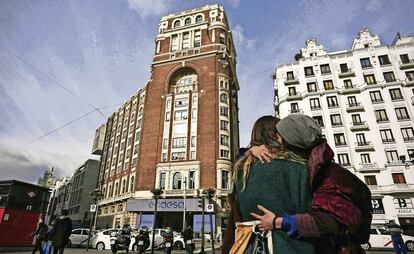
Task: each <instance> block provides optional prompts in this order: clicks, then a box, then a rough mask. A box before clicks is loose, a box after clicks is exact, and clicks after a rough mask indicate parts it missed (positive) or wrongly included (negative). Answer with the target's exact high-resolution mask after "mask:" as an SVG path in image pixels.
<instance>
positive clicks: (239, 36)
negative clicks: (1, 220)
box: [231, 25, 257, 49]
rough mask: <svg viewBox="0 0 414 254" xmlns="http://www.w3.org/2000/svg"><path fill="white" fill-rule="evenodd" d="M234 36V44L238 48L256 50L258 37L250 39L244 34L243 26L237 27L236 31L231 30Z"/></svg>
mask: <svg viewBox="0 0 414 254" xmlns="http://www.w3.org/2000/svg"><path fill="white" fill-rule="evenodd" d="M231 33H232V35H233V40H234V43H235V44H236V45H237V47H238V48H241V47H245V48H246V49H252V48H255V46H256V42H257V37H254V38H248V37H247V36H246V34H245V32H244V29H243V27H242V26H241V25H236V26H235V27H234V29H232V30H231Z"/></svg>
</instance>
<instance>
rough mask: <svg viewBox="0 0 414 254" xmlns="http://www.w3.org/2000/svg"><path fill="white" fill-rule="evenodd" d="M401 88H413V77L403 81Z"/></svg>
mask: <svg viewBox="0 0 414 254" xmlns="http://www.w3.org/2000/svg"><path fill="white" fill-rule="evenodd" d="M403 86H406V87H412V86H414V77H413V76H409V77H407V78H406V79H405V84H404V82H403Z"/></svg>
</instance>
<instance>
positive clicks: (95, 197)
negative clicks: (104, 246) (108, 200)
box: [86, 189, 103, 251]
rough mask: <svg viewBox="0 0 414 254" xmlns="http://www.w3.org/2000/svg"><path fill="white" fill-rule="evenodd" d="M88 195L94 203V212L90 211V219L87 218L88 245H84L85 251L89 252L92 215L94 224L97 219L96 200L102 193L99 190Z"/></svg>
mask: <svg viewBox="0 0 414 254" xmlns="http://www.w3.org/2000/svg"><path fill="white" fill-rule="evenodd" d="M90 195H91V196H92V200H93V201H94V205H95V212H92V211H90V214H91V217H90V218H89V233H88V244H87V245H86V251H89V243H90V241H91V235H92V219H93V215H95V223H96V218H97V217H98V205H97V204H98V200H99V199H101V198H102V195H103V193H102V191H100V190H99V189H94V190H93V191H91V193H90Z"/></svg>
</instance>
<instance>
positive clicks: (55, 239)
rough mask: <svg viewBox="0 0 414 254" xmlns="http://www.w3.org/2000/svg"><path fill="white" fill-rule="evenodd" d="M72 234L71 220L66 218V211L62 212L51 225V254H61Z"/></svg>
mask: <svg viewBox="0 0 414 254" xmlns="http://www.w3.org/2000/svg"><path fill="white" fill-rule="evenodd" d="M71 233H72V220H71V219H70V218H69V217H68V211H67V210H62V212H61V213H60V217H59V218H58V219H57V220H56V222H55V225H53V229H52V233H51V236H50V238H51V240H52V246H53V254H57V253H58V252H59V254H63V251H64V249H65V246H66V245H67V244H68V242H69V237H70V235H71Z"/></svg>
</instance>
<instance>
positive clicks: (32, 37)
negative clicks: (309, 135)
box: [0, 0, 414, 182]
mask: <svg viewBox="0 0 414 254" xmlns="http://www.w3.org/2000/svg"><path fill="white" fill-rule="evenodd" d="M208 3H213V4H214V3H220V4H222V5H224V7H225V9H226V11H227V15H228V17H229V22H230V25H231V29H232V33H233V37H234V39H235V45H236V49H237V53H238V59H237V61H238V69H237V72H238V77H239V83H240V92H239V103H240V112H239V113H240V132H241V137H240V138H241V144H242V145H247V144H248V142H249V134H250V130H251V126H252V125H253V123H254V121H255V119H257V118H258V117H260V116H262V115H265V114H273V106H272V102H273V99H272V97H273V84H272V79H271V77H270V76H271V74H272V72H273V69H274V67H275V66H276V65H277V64H280V63H285V62H291V61H292V60H293V56H294V55H295V54H296V53H297V52H299V50H300V48H301V47H303V46H304V42H305V40H306V39H307V38H310V37H315V38H316V39H317V41H318V43H321V44H323V45H324V46H325V48H326V49H327V50H328V51H337V50H344V49H350V47H351V45H352V40H353V38H354V37H355V36H356V34H357V33H358V31H359V30H360V29H361V28H364V27H368V28H370V29H371V31H372V32H373V33H374V34H378V35H379V36H380V38H381V40H382V43H385V44H390V43H391V42H392V40H393V38H394V36H395V34H396V33H397V32H400V33H402V34H403V35H407V36H408V35H414V15H413V13H414V1H410V0H406V1H402V0H394V1H388V0H366V1H356V0H355V1H351V0H350V1H344V0H320V1H306V0H299V1H293V0H292V1H264V0H256V1H253V0H228V1H224V0H223V1H213V2H209V1H197V0H194V1H189V0H182V1H178V0H86V1H84V0H59V1H46V0H43V1H31V0H0V13H1V15H0V172H1V174H0V179H13V178H14V179H20V180H24V181H29V182H34V181H36V180H37V178H38V177H39V176H40V175H41V174H42V173H43V171H44V170H45V169H46V168H48V167H50V166H52V165H53V166H54V167H55V169H56V173H57V175H58V176H62V175H70V174H71V172H72V171H73V170H74V169H75V168H76V167H78V166H80V165H81V164H82V163H83V162H84V161H85V160H86V159H88V158H93V156H92V155H91V154H90V150H91V145H92V140H93V136H94V132H95V129H96V128H97V127H98V126H99V125H100V124H102V123H104V122H105V121H106V119H105V118H104V117H103V116H101V115H100V114H98V113H97V112H96V111H95V112H92V113H90V112H91V111H92V110H93V107H92V106H91V105H93V106H95V107H106V108H104V109H102V112H103V113H104V114H105V115H106V116H109V115H110V114H111V113H112V112H113V111H114V110H116V108H117V107H114V106H112V107H111V105H116V104H119V103H122V102H124V101H125V100H126V99H128V98H129V97H130V96H131V95H132V94H133V93H134V92H135V91H137V90H138V89H139V88H140V87H142V86H143V84H144V83H145V82H146V81H147V80H148V79H149V77H150V67H149V66H150V64H151V61H152V57H153V54H154V46H155V44H154V38H155V35H156V32H157V26H158V23H159V20H160V18H161V16H163V15H167V14H169V13H171V12H178V11H182V10H185V9H190V8H195V7H199V6H202V5H205V4H208ZM59 85H60V86H64V87H65V88H67V89H69V90H70V91H73V92H74V93H75V94H76V95H77V96H74V95H73V94H71V93H69V92H68V91H66V90H64V89H63V88H62V87H59ZM107 106H108V107H107ZM88 113H89V114H88ZM84 114H88V115H87V116H86V117H84V118H82V119H80V120H79V121H76V122H74V123H73V124H71V125H68V126H67V127H65V128H62V129H60V130H59V131H57V132H55V133H53V134H51V135H48V136H47V137H45V138H43V139H40V140H37V138H38V137H40V136H42V135H44V134H45V133H48V132H49V131H51V130H53V129H55V128H57V127H59V126H61V125H63V124H65V123H68V122H70V121H72V120H74V119H76V118H78V117H80V116H82V115H84Z"/></svg>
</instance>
